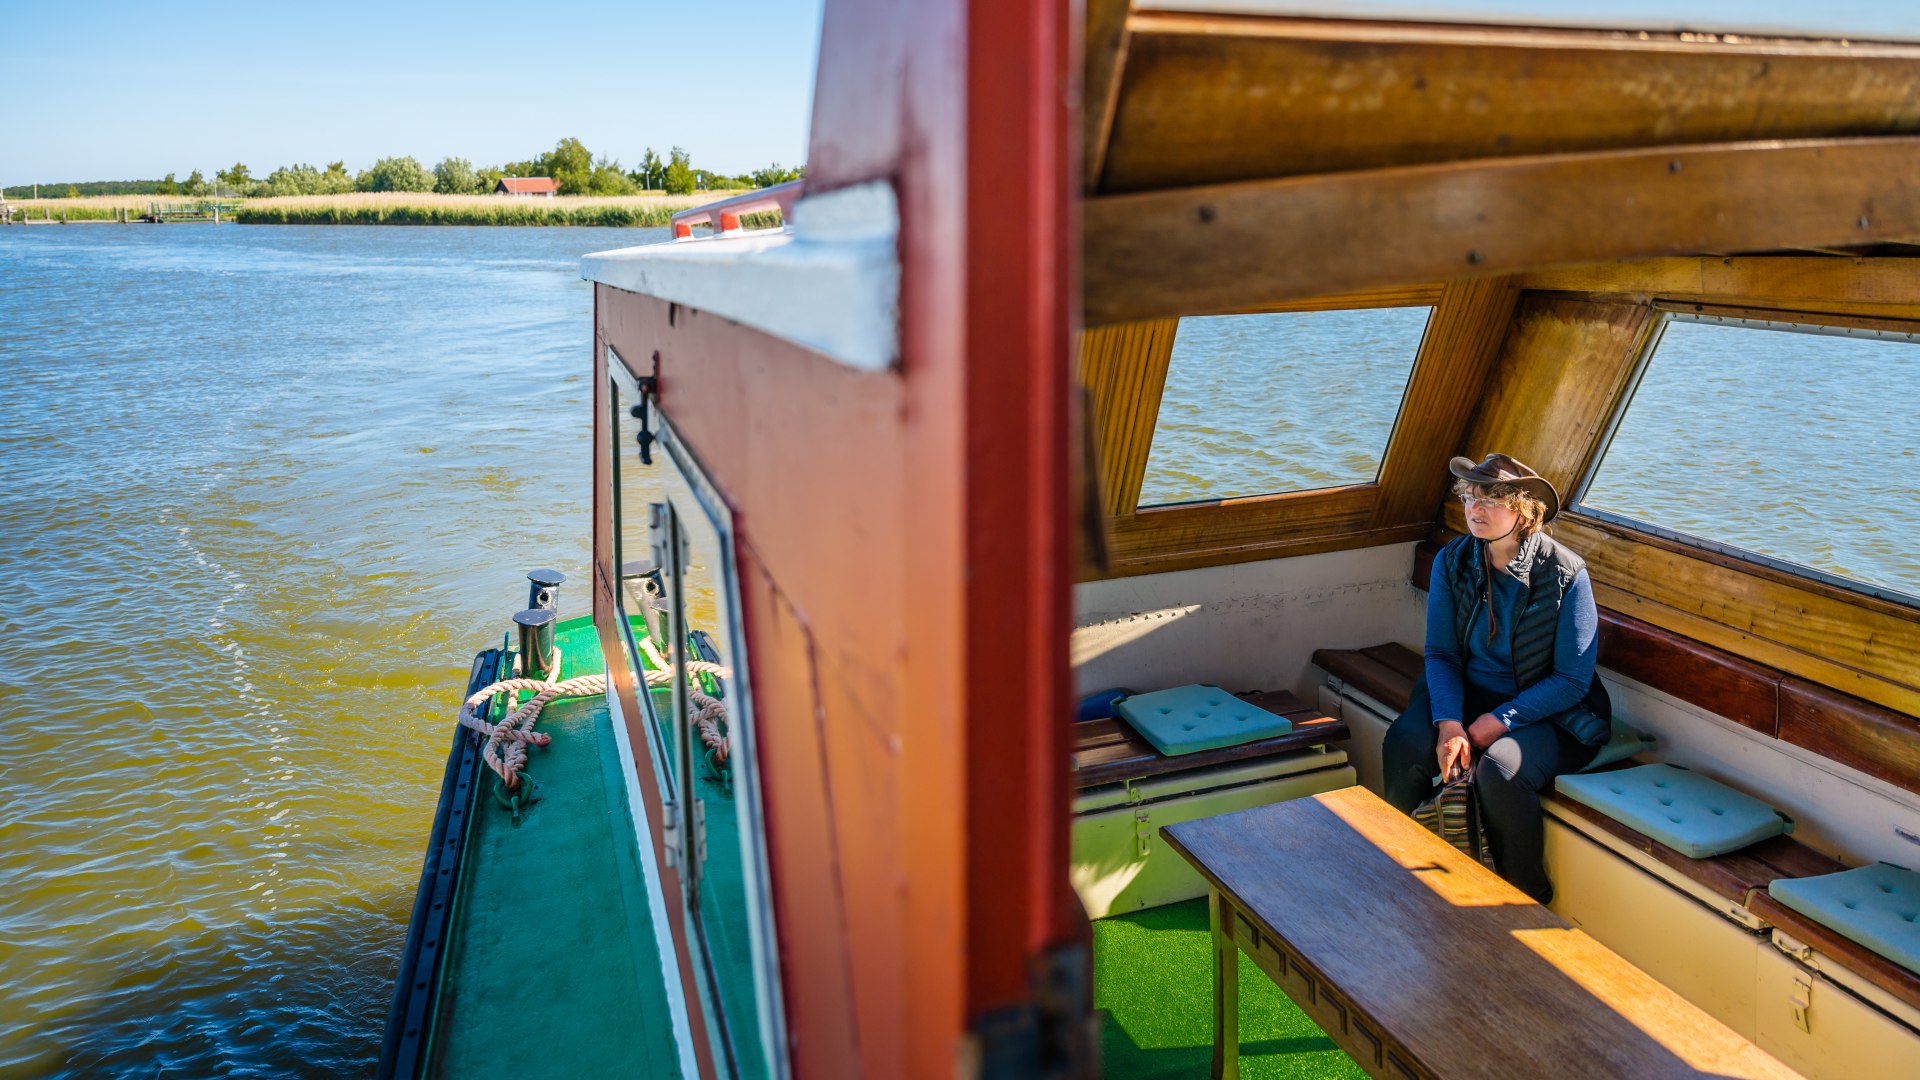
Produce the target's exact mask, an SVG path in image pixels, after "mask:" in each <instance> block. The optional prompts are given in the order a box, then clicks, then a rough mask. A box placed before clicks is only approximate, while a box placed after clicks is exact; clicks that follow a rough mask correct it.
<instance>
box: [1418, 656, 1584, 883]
mask: <svg viewBox="0 0 1920 1080" xmlns="http://www.w3.org/2000/svg"><path fill="white" fill-rule="evenodd" d="M1505 700H1506V699H1505V698H1504V697H1503V696H1498V695H1492V694H1487V693H1483V692H1481V691H1477V690H1475V689H1474V688H1473V687H1471V686H1469V687H1468V688H1467V699H1466V704H1465V708H1463V709H1462V710H1461V711H1463V712H1465V713H1466V714H1467V715H1465V716H1463V717H1461V718H1460V722H1461V724H1462V725H1464V726H1467V727H1471V726H1472V725H1473V721H1474V718H1475V717H1478V716H1479V715H1481V714H1482V713H1485V712H1487V711H1488V710H1490V709H1492V708H1494V707H1495V706H1497V705H1500V704H1502V703H1503V702H1504V701H1505ZM1439 743H1440V732H1439V730H1438V729H1436V728H1435V727H1434V726H1433V704H1432V702H1431V701H1430V700H1428V697H1427V680H1426V679H1425V678H1422V679H1421V680H1420V681H1419V682H1418V683H1417V684H1415V686H1414V688H1413V699H1412V700H1411V701H1409V702H1408V703H1407V711H1406V712H1403V713H1401V714H1400V718H1399V719H1397V720H1395V721H1394V722H1393V726H1392V727H1391V728H1388V729H1387V741H1386V745H1385V746H1384V747H1383V748H1382V750H1381V758H1382V761H1383V768H1384V771H1385V773H1386V777H1385V781H1386V795H1387V801H1388V802H1390V803H1392V804H1393V805H1394V807H1395V808H1397V809H1398V810H1400V811H1401V812H1402V813H1406V814H1411V813H1413V811H1414V809H1415V808H1416V807H1418V806H1419V805H1420V804H1421V803H1423V802H1425V801H1427V800H1428V799H1429V798H1432V797H1433V793H1434V791H1435V790H1436V788H1435V786H1434V782H1433V780H1434V777H1436V776H1438V775H1439V773H1440V762H1439V758H1438V757H1437V756H1436V755H1437V754H1438V751H1439ZM1599 752H1600V748H1599V747H1597V746H1587V745H1585V744H1583V743H1582V742H1580V740H1578V739H1576V738H1574V737H1573V736H1572V735H1570V734H1568V733H1567V730H1566V729H1565V728H1563V727H1561V726H1560V725H1559V724H1556V723H1554V722H1553V720H1552V719H1551V718H1549V719H1546V720H1541V721H1539V722H1537V723H1533V724H1528V725H1526V726H1525V727H1521V728H1516V729H1515V730H1513V731H1512V732H1509V733H1508V734H1506V735H1504V736H1502V737H1501V738H1499V739H1496V740H1494V742H1493V745H1491V746H1489V747H1487V748H1486V749H1484V750H1479V749H1476V750H1475V751H1474V760H1475V761H1477V762H1480V763H1481V764H1480V766H1479V772H1478V774H1477V776H1476V778H1475V780H1474V785H1473V786H1474V790H1475V791H1477V792H1479V795H1480V820H1481V821H1482V822H1483V823H1484V824H1485V827H1486V830H1487V840H1488V842H1489V843H1490V844H1491V845H1492V847H1493V864H1494V866H1495V868H1497V869H1498V870H1499V871H1500V876H1501V877H1503V878H1506V879H1507V880H1508V881H1510V882H1512V883H1513V884H1514V885H1515V886H1516V887H1518V888H1519V889H1520V891H1521V892H1524V893H1526V894H1527V895H1528V896H1531V897H1533V898H1534V899H1535V900H1538V901H1540V902H1541V903H1543V904H1544V903H1546V902H1547V901H1549V900H1551V899H1553V883H1552V882H1550V881H1548V880H1547V869H1546V865H1545V862H1544V858H1543V852H1542V844H1543V829H1544V828H1545V826H1544V825H1543V824H1542V823H1541V814H1540V789H1542V788H1544V787H1547V786H1548V785H1550V784H1552V783H1553V778H1554V777H1556V776H1559V775H1560V774H1561V773H1569V772H1577V771H1578V770H1580V769H1582V768H1585V767H1586V766H1587V764H1588V763H1589V762H1591V761H1592V760H1593V758H1594V755H1596V754H1598V753H1599Z"/></svg>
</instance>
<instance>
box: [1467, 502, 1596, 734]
mask: <svg viewBox="0 0 1920 1080" xmlns="http://www.w3.org/2000/svg"><path fill="white" fill-rule="evenodd" d="M1486 551H1487V545H1486V544H1485V543H1484V542H1482V541H1479V540H1475V539H1474V538H1473V537H1471V536H1462V537H1459V538H1458V539H1456V540H1454V541H1453V542H1452V543H1449V544H1448V545H1447V546H1446V547H1445V548H1443V549H1441V552H1440V557H1439V559H1438V560H1437V562H1438V565H1439V566H1441V567H1444V568H1445V573H1446V582H1447V587H1448V589H1449V590H1450V591H1451V592H1452V594H1453V633H1454V640H1455V641H1456V642H1458V643H1459V646H1460V650H1461V654H1462V655H1463V656H1464V655H1466V654H1467V653H1468V652H1470V651H1471V650H1472V648H1473V643H1472V642H1470V641H1468V640H1467V632H1468V627H1470V626H1471V625H1472V623H1473V618H1474V616H1475V615H1477V614H1478V613H1479V611H1480V608H1481V607H1482V606H1483V605H1485V603H1486V577H1485V574H1486V571H1485V569H1484V568H1483V567H1482V560H1484V559H1485V558H1486ZM1517 561H1518V562H1519V564H1520V565H1519V567H1518V569H1517V570H1516V572H1515V574H1514V576H1515V577H1516V578H1517V579H1519V581H1520V583H1521V584H1522V585H1524V586H1525V587H1526V590H1527V599H1526V602H1525V603H1524V604H1522V605H1521V607H1520V621H1519V625H1517V626H1512V627H1504V626H1503V627H1499V628H1498V629H1497V630H1496V633H1502V634H1508V633H1510V634H1512V640H1513V675H1514V681H1515V682H1516V683H1518V684H1519V685H1520V686H1521V687H1522V688H1525V687H1528V686H1532V685H1533V684H1534V683H1537V682H1539V681H1540V680H1541V679H1544V678H1546V677H1547V676H1548V675H1551V674H1553V646H1554V640H1555V638H1556V637H1557V636H1558V635H1559V632H1560V602H1561V600H1562V598H1564V597H1565V596H1566V593H1567V586H1569V585H1571V584H1573V579H1574V577H1575V576H1576V575H1578V574H1579V573H1580V571H1581V570H1582V569H1584V568H1585V567H1586V565H1587V562H1586V560H1585V559H1582V558H1581V557H1580V556H1578V555H1576V554H1574V553H1573V552H1571V551H1569V550H1567V549H1566V548H1564V547H1561V546H1560V545H1559V544H1556V543H1554V541H1553V538H1552V537H1550V536H1548V535H1546V534H1545V533H1535V534H1533V536H1532V537H1530V538H1528V539H1527V540H1526V542H1524V543H1523V544H1521V546H1520V558H1519V559H1518V560H1517ZM1583 704H1584V706H1585V708H1586V710H1587V711H1588V712H1589V713H1591V714H1593V715H1590V716H1585V717H1581V716H1565V717H1562V718H1556V719H1559V720H1560V722H1561V725H1562V726H1563V727H1566V728H1567V730H1569V731H1571V732H1572V733H1573V735H1574V737H1575V738H1577V739H1579V740H1580V741H1581V742H1584V743H1587V744H1588V745H1590V746H1591V745H1595V744H1598V743H1602V742H1605V741H1606V739H1607V733H1608V718H1610V717H1611V716H1612V713H1613V709H1612V703H1611V702H1609V701H1608V700H1607V692H1606V689H1605V688H1604V687H1603V686H1601V684H1600V680H1599V679H1598V678H1597V677H1596V678H1595V679H1594V680H1593V684H1592V686H1590V687H1589V688H1588V690H1587V697H1586V700H1585V702H1583Z"/></svg>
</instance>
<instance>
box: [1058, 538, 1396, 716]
mask: <svg viewBox="0 0 1920 1080" xmlns="http://www.w3.org/2000/svg"><path fill="white" fill-rule="evenodd" d="M1413 549H1414V544H1412V543H1405V544H1391V545H1386V546H1382V547H1370V548H1358V549H1354V550H1350V551H1330V552H1325V553H1323V554H1319V555H1297V556H1294V557H1292V558H1287V559H1271V560H1267V561H1265V562H1252V563H1239V564H1236V565H1232V566H1210V567H1203V568H1201V569H1198V570H1177V571H1174V572H1172V573H1166V574H1149V575H1144V576H1141V577H1129V578H1115V579H1112V580H1108V581H1092V582H1086V583H1084V584H1081V585H1079V586H1077V587H1076V588H1075V590H1074V610H1075V619H1074V625H1075V630H1074V632H1073V642H1072V649H1073V665H1074V688H1075V693H1076V694H1089V693H1092V692H1094V691H1096V690H1104V689H1106V688H1108V687H1114V686H1125V687H1129V688H1131V689H1133V690H1138V691H1148V690H1158V689H1162V688H1165V687H1169V686H1181V685H1184V684H1186V683H1195V682H1200V683H1212V684H1214V685H1217V686H1220V687H1224V688H1225V689H1228V690H1235V691H1239V690H1291V691H1292V692H1293V693H1294V695H1295V696H1297V697H1298V698H1299V699H1300V700H1301V701H1304V702H1308V703H1312V702H1313V701H1314V700H1315V694H1314V688H1315V687H1316V686H1317V685H1318V683H1319V678H1320V676H1319V671H1318V669H1317V668H1314V667H1313V665H1312V661H1311V657H1312V656H1313V652H1314V650H1315V649H1329V648H1331V649H1354V648H1361V647H1364V646H1368V645H1377V644H1379V643H1381V642H1383V641H1399V642H1403V643H1405V644H1407V645H1410V646H1412V647H1414V648H1416V649H1418V648H1419V647H1420V643H1421V641H1422V640H1424V638H1425V636H1426V631H1425V625H1426V623H1425V620H1426V594H1425V593H1423V592H1420V591H1419V590H1417V589H1415V588H1414V587H1413V586H1412V585H1411V584H1409V583H1408V578H1409V577H1410V576H1411V574H1412V571H1413Z"/></svg>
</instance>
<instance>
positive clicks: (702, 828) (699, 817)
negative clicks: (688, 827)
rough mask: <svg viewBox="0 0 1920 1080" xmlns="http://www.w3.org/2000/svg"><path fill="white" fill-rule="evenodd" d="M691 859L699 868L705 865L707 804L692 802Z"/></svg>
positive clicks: (696, 800) (697, 801) (697, 800)
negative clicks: (692, 858)
mask: <svg viewBox="0 0 1920 1080" xmlns="http://www.w3.org/2000/svg"><path fill="white" fill-rule="evenodd" d="M693 857H694V862H695V863H697V864H698V865H700V866H705V865H706V864H707V804H706V803H704V802H701V801H700V800H699V799H695V800H693Z"/></svg>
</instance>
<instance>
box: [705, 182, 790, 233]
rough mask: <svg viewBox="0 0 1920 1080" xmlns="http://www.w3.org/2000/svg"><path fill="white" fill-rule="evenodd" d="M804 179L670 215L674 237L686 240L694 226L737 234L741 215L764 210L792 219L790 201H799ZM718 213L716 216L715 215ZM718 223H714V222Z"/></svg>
mask: <svg viewBox="0 0 1920 1080" xmlns="http://www.w3.org/2000/svg"><path fill="white" fill-rule="evenodd" d="M806 186H807V182H806V180H805V179H800V180H789V181H787V182H786V183H784V184H775V185H773V186H772V187H770V188H761V189H760V190H759V191H749V192H747V193H746V194H745V195H735V196H734V197H733V198H731V199H721V200H720V201H719V202H710V203H708V204H706V205H705V206H695V207H692V208H690V209H686V210H682V211H680V212H679V213H677V214H675V215H673V238H674V239H675V240H686V239H689V238H691V237H692V236H693V227H694V226H695V225H707V226H709V227H711V228H712V229H713V231H714V233H715V235H725V234H727V233H737V232H739V231H740V216H741V215H742V214H753V213H759V212H761V211H766V210H778V211H780V218H781V220H783V221H790V220H792V218H793V204H794V203H796V202H798V201H799V200H800V196H801V195H802V194H803V193H804V192H805V190H806ZM716 214H717V215H719V216H718V217H717V218H716V217H715V215H716ZM716 221H717V222H718V224H715V222H716Z"/></svg>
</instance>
